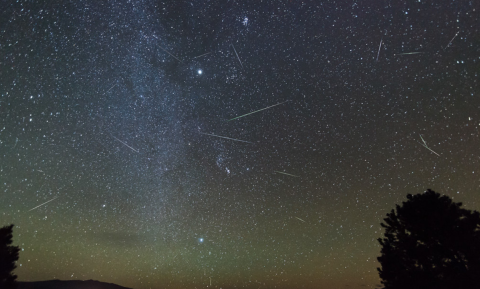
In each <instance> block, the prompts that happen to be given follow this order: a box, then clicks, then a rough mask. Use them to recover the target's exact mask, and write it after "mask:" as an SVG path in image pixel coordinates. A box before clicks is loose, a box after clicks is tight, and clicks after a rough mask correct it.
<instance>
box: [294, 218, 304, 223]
mask: <svg viewBox="0 0 480 289" xmlns="http://www.w3.org/2000/svg"><path fill="white" fill-rule="evenodd" d="M295 218H296V219H298V220H300V221H302V222H304V223H306V222H305V221H304V220H302V219H300V218H299V217H295Z"/></svg>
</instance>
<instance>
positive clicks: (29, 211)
mask: <svg viewBox="0 0 480 289" xmlns="http://www.w3.org/2000/svg"><path fill="white" fill-rule="evenodd" d="M58 198H59V197H55V198H53V199H51V200H50V201H46V202H45V203H43V204H40V205H38V206H36V207H35V208H33V209H30V210H28V212H30V211H33V210H35V209H36V208H38V207H41V206H43V205H46V204H48V203H50V202H51V201H53V200H55V199H58Z"/></svg>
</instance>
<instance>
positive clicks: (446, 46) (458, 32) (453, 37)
mask: <svg viewBox="0 0 480 289" xmlns="http://www.w3.org/2000/svg"><path fill="white" fill-rule="evenodd" d="M458 33H460V31H458V32H457V33H456V34H455V36H453V38H452V40H450V42H448V44H447V46H445V48H444V49H443V50H445V49H447V48H448V47H449V46H450V44H452V41H453V39H455V37H457V35H458Z"/></svg>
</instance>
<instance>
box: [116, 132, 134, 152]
mask: <svg viewBox="0 0 480 289" xmlns="http://www.w3.org/2000/svg"><path fill="white" fill-rule="evenodd" d="M112 137H113V138H114V139H116V140H118V141H119V142H121V143H122V144H124V145H125V146H126V147H128V148H129V149H131V150H132V151H134V152H136V153H139V152H140V151H139V150H136V149H134V148H132V147H131V146H129V145H128V144H126V143H125V142H123V141H121V140H119V139H118V138H116V137H114V136H113V135H112Z"/></svg>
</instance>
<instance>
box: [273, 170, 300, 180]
mask: <svg viewBox="0 0 480 289" xmlns="http://www.w3.org/2000/svg"><path fill="white" fill-rule="evenodd" d="M275 172H276V173H279V174H282V175H286V176H290V177H294V178H299V176H296V175H292V174H289V173H284V172H279V171H275Z"/></svg>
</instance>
